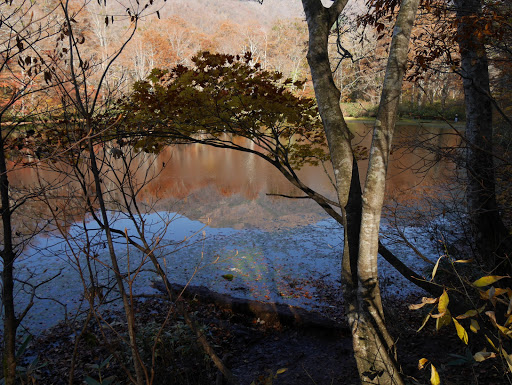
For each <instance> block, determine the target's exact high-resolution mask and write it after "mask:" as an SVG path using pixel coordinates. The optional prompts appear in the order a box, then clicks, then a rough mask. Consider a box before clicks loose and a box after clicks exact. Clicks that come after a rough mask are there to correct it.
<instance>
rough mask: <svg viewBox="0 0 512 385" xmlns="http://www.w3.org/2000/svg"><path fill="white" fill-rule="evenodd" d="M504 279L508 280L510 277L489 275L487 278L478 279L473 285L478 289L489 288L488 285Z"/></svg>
mask: <svg viewBox="0 0 512 385" xmlns="http://www.w3.org/2000/svg"><path fill="white" fill-rule="evenodd" d="M503 278H508V277H507V276H502V275H487V276H485V277H482V278H479V279H477V280H476V281H475V282H473V285H475V286H476V287H483V286H488V285H492V284H493V283H494V282H497V281H499V280H500V279H503Z"/></svg>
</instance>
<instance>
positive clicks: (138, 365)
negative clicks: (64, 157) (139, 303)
mask: <svg viewBox="0 0 512 385" xmlns="http://www.w3.org/2000/svg"><path fill="white" fill-rule="evenodd" d="M88 120H89V119H88ZM88 126H89V127H88V128H89V129H88V130H87V131H88V132H92V130H90V127H91V124H90V123H89V122H88ZM88 147H89V148H88V150H89V157H90V162H91V171H92V174H93V177H94V183H95V187H96V198H97V199H98V204H99V206H100V214H101V220H102V221H103V230H104V231H105V235H106V237H107V246H108V251H109V254H110V259H111V261H112V268H113V269H114V274H115V276H116V283H117V288H118V290H119V294H120V296H121V299H122V301H123V307H124V312H125V315H126V323H127V330H128V337H129V341H130V349H131V353H132V359H133V366H134V369H135V378H136V380H137V385H142V384H143V383H144V382H145V381H144V380H146V383H149V377H148V373H147V371H146V370H145V369H144V367H143V366H142V365H143V364H142V360H141V357H140V354H139V349H138V346H137V338H136V330H135V329H136V328H135V314H134V313H135V311H134V308H133V303H131V300H130V298H128V294H127V293H126V290H125V287H124V282H123V277H122V273H121V270H120V268H119V265H118V263H117V256H116V251H115V249H114V243H113V241H112V232H111V230H110V225H109V223H108V214H107V209H106V206H105V202H104V199H103V189H102V186H101V177H100V172H99V169H98V165H97V163H96V162H97V160H96V154H95V153H94V144H93V141H92V138H91V137H89V139H88Z"/></svg>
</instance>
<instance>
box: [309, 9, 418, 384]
mask: <svg viewBox="0 0 512 385" xmlns="http://www.w3.org/2000/svg"><path fill="white" fill-rule="evenodd" d="M302 3H303V6H304V11H305V13H306V19H307V22H308V28H309V49H308V55H307V57H308V63H309V66H310V68H311V74H312V78H313V85H314V88H315V95H316V98H317V102H318V108H319V112H320V116H321V118H322V122H323V124H324V128H325V132H326V137H327V141H328V143H329V151H330V154H331V159H332V163H333V169H334V176H335V182H336V187H337V192H338V199H339V203H340V206H341V208H342V209H341V210H342V216H343V221H344V223H343V225H344V232H345V242H344V251H343V262H342V284H343V293H344V297H345V298H344V299H345V306H346V309H345V310H346V313H347V316H348V319H349V324H350V327H351V330H352V335H353V344H354V353H355V358H356V362H357V366H358V371H359V376H360V378H361V381H362V382H364V383H372V384H403V382H402V379H401V377H400V374H399V372H398V367H397V365H396V362H395V358H394V357H393V354H392V349H393V340H392V338H391V336H390V335H389V333H388V332H387V330H386V326H385V323H384V314H383V309H382V302H381V297H380V291H379V285H378V272H377V254H378V245H379V224H380V215H381V210H382V204H383V200H384V192H385V182H386V171H387V164H388V158H389V152H390V149H391V140H392V136H393V129H394V124H395V119H396V114H397V110H398V102H399V99H400V91H401V85H402V79H403V75H404V73H405V67H406V63H407V50H408V44H409V38H410V32H411V29H412V25H413V23H414V20H415V15H416V11H417V8H418V3H419V0H404V1H403V2H402V5H401V8H400V13H399V15H398V19H397V24H396V26H395V29H394V32H393V40H392V43H391V49H390V56H389V60H388V67H387V70H386V78H385V80H384V87H383V93H382V98H381V103H380V107H379V113H378V118H377V121H376V124H375V129H374V136H373V143H372V149H371V155H370V161H369V169H368V174H367V180H366V185H365V190H364V193H363V194H362V193H361V186H360V179H359V173H358V169H357V164H356V162H355V161H354V157H353V154H352V148H351V134H350V131H349V130H348V127H347V125H346V123H345V120H344V118H343V115H342V113H341V110H340V107H339V98H340V92H339V90H338V89H337V88H336V86H335V84H334V81H333V78H332V73H331V68H330V63H329V57H328V44H327V39H328V36H329V31H330V30H331V28H332V25H333V23H334V22H335V21H336V19H337V18H338V17H339V14H340V13H341V11H342V10H343V8H344V6H345V4H346V1H344V0H339V1H335V2H334V3H333V5H332V6H331V7H330V8H324V7H323V6H322V4H321V2H320V1H317V0H303V1H302Z"/></svg>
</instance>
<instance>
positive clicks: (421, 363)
mask: <svg viewBox="0 0 512 385" xmlns="http://www.w3.org/2000/svg"><path fill="white" fill-rule="evenodd" d="M427 362H428V359H426V358H422V359H420V360H419V361H418V369H419V370H421V369H423V368H424V367H425V364H426V363H427Z"/></svg>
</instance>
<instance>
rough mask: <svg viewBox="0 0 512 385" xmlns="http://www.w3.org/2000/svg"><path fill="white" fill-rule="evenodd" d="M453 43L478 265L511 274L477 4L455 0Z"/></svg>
mask: <svg viewBox="0 0 512 385" xmlns="http://www.w3.org/2000/svg"><path fill="white" fill-rule="evenodd" d="M455 6H456V9H457V19H458V22H459V24H458V31H457V40H458V44H459V48H460V54H461V73H462V78H463V85H464V95H465V102H466V140H467V147H466V167H467V192H466V193H467V204H468V213H469V217H470V225H471V229H472V233H473V237H474V242H475V244H476V250H477V252H478V258H479V261H480V263H481V265H482V266H483V267H485V268H487V269H488V270H497V271H501V272H509V271H510V267H511V265H510V260H508V259H507V254H508V253H509V252H510V249H511V248H510V246H511V242H510V235H509V233H508V231H507V229H506V227H505V225H504V224H503V221H502V219H501V217H500V214H499V211H498V206H497V203H496V187H495V174H494V158H493V139H492V136H493V127H492V101H491V95H490V88H489V68H488V61H487V52H486V49H485V45H484V42H483V41H482V40H481V39H480V38H478V37H477V34H476V33H475V31H476V27H477V26H476V23H475V20H477V18H478V16H479V15H480V13H481V11H482V4H481V1H480V0H455Z"/></svg>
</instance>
